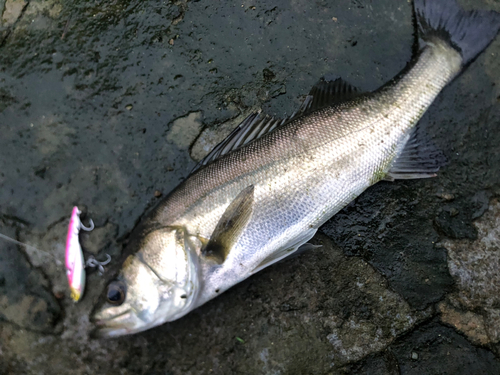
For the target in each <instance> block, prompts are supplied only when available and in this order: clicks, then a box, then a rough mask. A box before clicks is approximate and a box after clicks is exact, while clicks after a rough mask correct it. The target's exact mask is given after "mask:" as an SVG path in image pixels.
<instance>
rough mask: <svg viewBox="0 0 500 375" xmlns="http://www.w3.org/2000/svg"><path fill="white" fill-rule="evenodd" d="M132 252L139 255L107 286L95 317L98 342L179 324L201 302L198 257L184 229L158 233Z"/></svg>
mask: <svg viewBox="0 0 500 375" xmlns="http://www.w3.org/2000/svg"><path fill="white" fill-rule="evenodd" d="M132 246H137V248H138V249H137V252H136V253H135V254H134V255H130V256H129V257H128V258H127V259H126V260H125V262H124V263H123V265H122V268H121V271H120V274H119V275H118V277H117V279H116V280H113V281H111V282H110V283H109V284H108V286H107V289H106V291H105V294H106V302H105V303H104V305H103V306H102V307H101V308H100V309H98V310H97V311H96V313H95V315H94V319H93V320H94V321H95V323H96V326H97V332H96V334H97V335H98V336H118V335H124V334H131V333H135V332H140V331H143V330H146V329H148V328H151V327H153V326H156V325H159V324H162V323H164V322H167V321H172V320H175V319H178V318H180V317H181V316H183V315H184V314H186V313H187V312H188V311H190V309H191V306H192V304H193V303H194V302H195V300H196V294H195V292H196V291H197V290H199V287H198V282H199V281H198V269H197V267H198V264H197V256H196V252H195V250H194V247H193V244H192V243H191V242H190V241H189V239H188V236H187V235H185V231H184V230H183V229H182V228H171V227H165V228H160V229H157V230H154V231H153V232H151V233H149V234H146V235H145V236H144V238H142V239H140V240H139V241H137V242H134V244H133V245H132ZM134 250H135V249H134Z"/></svg>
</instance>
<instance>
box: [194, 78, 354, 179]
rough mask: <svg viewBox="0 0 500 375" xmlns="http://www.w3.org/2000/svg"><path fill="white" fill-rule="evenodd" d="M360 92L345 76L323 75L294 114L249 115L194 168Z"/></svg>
mask: <svg viewBox="0 0 500 375" xmlns="http://www.w3.org/2000/svg"><path fill="white" fill-rule="evenodd" d="M359 95H360V92H359V91H358V90H357V89H356V88H354V87H353V86H351V85H350V84H349V83H347V82H346V81H344V80H342V79H341V78H337V79H336V80H334V81H327V80H325V78H321V79H320V80H319V81H318V82H317V83H316V84H315V85H314V86H313V87H312V89H311V91H310V92H309V95H307V97H306V98H305V99H304V101H303V103H302V104H301V106H300V107H299V109H298V110H297V111H296V112H294V113H293V114H292V115H291V116H290V117H287V118H284V119H281V118H277V117H272V116H269V115H265V114H262V113H258V112H254V113H252V114H250V115H249V116H248V117H247V118H245V119H244V120H243V121H242V122H241V124H239V125H238V126H237V127H236V128H235V129H234V130H233V131H232V132H231V133H230V134H229V135H228V136H227V137H226V139H224V140H223V141H222V142H221V143H219V144H218V145H217V146H215V147H214V149H213V150H212V151H211V152H210V153H209V154H208V155H207V156H205V158H203V159H202V160H201V161H200V162H199V163H198V164H197V165H196V166H195V167H194V168H193V170H192V171H191V173H193V172H195V171H196V170H198V169H199V168H201V167H202V166H204V165H207V164H208V163H210V162H212V161H213V160H215V159H218V158H219V157H221V156H223V155H225V154H227V153H229V152H230V151H233V150H236V149H237V148H239V147H241V146H243V145H246V144H247V143H249V142H251V141H253V140H255V139H257V138H260V137H262V136H263V135H264V134H267V133H270V132H272V131H273V130H274V129H276V128H277V127H279V126H282V125H283V124H285V123H288V122H289V121H291V120H293V119H295V118H296V117H299V116H302V115H305V114H307V113H310V112H312V111H315V110H317V109H320V108H324V107H326V106H328V105H334V104H339V103H342V102H345V101H348V100H351V99H353V98H354V97H356V96H359Z"/></svg>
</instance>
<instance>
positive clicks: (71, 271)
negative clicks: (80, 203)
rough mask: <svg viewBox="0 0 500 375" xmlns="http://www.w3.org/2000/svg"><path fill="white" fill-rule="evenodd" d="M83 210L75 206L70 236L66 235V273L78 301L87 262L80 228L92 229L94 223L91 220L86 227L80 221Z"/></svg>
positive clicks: (73, 295) (69, 229)
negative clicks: (85, 261) (81, 241)
mask: <svg viewBox="0 0 500 375" xmlns="http://www.w3.org/2000/svg"><path fill="white" fill-rule="evenodd" d="M80 214H81V211H80V210H79V209H78V207H76V206H75V207H73V212H72V213H71V219H70V221H69V227H68V236H67V237H66V275H67V276H68V283H69V288H70V290H71V298H72V299H73V301H75V302H78V301H79V300H80V298H81V297H82V295H83V291H84V289H85V263H84V261H83V252H82V247H81V246H80V241H79V238H78V235H79V233H80V230H81V229H83V230H86V231H91V230H92V229H94V223H93V222H92V220H90V227H89V228H87V227H85V226H84V225H83V224H82V222H81V221H80Z"/></svg>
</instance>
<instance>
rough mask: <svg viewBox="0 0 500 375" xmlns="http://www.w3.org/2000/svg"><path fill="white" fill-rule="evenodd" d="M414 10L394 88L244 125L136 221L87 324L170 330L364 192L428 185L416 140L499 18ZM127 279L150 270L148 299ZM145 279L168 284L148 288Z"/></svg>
mask: <svg viewBox="0 0 500 375" xmlns="http://www.w3.org/2000/svg"><path fill="white" fill-rule="evenodd" d="M414 6H415V11H416V14H417V20H418V26H419V31H420V37H421V38H422V40H423V43H422V45H423V47H422V49H421V50H420V51H419V53H418V54H417V56H415V58H414V59H413V60H412V62H411V63H410V64H409V66H408V67H407V68H406V69H405V70H403V72H402V73H400V74H399V75H398V76H397V77H396V78H395V79H393V80H392V81H391V82H389V83H388V84H386V85H384V86H383V87H381V88H380V89H379V90H377V91H375V92H373V93H367V94H360V93H357V90H355V89H353V88H352V87H350V86H349V85H347V84H346V83H345V82H343V81H338V82H337V81H335V82H331V83H327V82H325V81H320V82H319V83H318V84H317V85H316V86H315V87H314V88H313V89H312V90H311V93H313V95H312V96H310V97H308V99H306V101H305V102H304V104H303V105H302V107H301V109H300V110H299V112H298V114H297V115H296V116H294V117H292V118H290V119H287V120H285V121H283V122H278V121H277V119H274V118H269V117H265V116H264V117H262V116H260V115H257V114H252V115H250V116H249V117H248V118H247V119H246V120H245V121H244V122H243V123H242V124H241V125H240V127H239V128H238V129H236V130H235V131H233V133H231V134H230V135H229V137H228V139H227V140H225V141H223V143H222V144H221V145H219V146H217V147H216V148H215V149H214V151H213V152H212V153H211V154H209V155H208V156H207V159H206V160H205V161H202V162H201V164H200V166H199V167H198V169H196V170H195V171H194V172H193V173H192V174H191V175H190V176H189V177H188V178H187V179H186V180H185V181H184V182H183V183H182V184H181V185H179V186H178V187H177V188H176V189H175V190H174V191H173V192H172V193H171V194H170V195H169V196H168V197H166V198H165V199H164V200H163V201H162V202H161V203H160V204H159V205H158V206H157V207H156V208H155V209H154V210H153V211H152V212H151V213H150V215H149V216H148V217H147V218H146V219H145V220H143V222H142V223H141V224H140V225H139V227H138V228H137V229H136V230H135V233H134V235H133V238H134V239H133V241H131V244H130V245H129V250H132V251H131V253H132V255H130V256H129V258H127V259H128V260H127V261H126V262H125V263H124V266H123V267H122V269H121V271H120V274H119V275H118V280H116V281H112V282H111V283H110V284H109V286H108V296H109V295H110V293H111V297H112V298H110V297H108V298H107V299H108V301H107V303H104V306H103V307H102V308H101V309H100V310H99V311H98V312H97V313H96V315H95V319H96V320H97V325H98V329H99V332H100V334H102V335H107V336H117V335H122V334H127V333H133V332H138V331H141V330H144V329H147V328H150V327H153V326H155V325H158V324H161V323H163V322H165V321H171V320H175V319H178V318H179V317H181V316H183V315H185V314H187V313H188V312H189V311H191V310H192V309H194V308H196V307H197V306H200V305H202V304H203V303H205V302H207V301H208V300H210V299H212V298H214V297H215V296H217V295H218V294H220V293H222V292H223V291H225V290H227V289H228V288H230V287H232V286H234V285H235V284H237V283H239V282H240V281H242V280H244V279H246V278H247V277H249V276H250V275H252V274H254V273H255V272H258V271H259V270H261V269H263V268H265V267H267V266H269V265H271V264H273V263H275V262H277V261H279V260H281V259H283V258H285V257H287V256H289V255H290V254H293V253H294V252H296V251H297V250H298V249H299V248H304V247H306V248H307V245H306V243H307V241H309V239H310V238H311V237H312V236H314V234H315V233H316V231H317V229H318V228H319V227H320V226H321V225H322V224H323V223H324V222H325V221H327V220H328V219H329V218H331V217H332V216H333V215H334V214H336V213H337V212H338V211H339V210H340V209H342V208H343V207H345V206H346V205H347V204H348V203H350V202H351V201H352V200H353V199H355V198H356V197H358V196H359V195H360V194H361V193H362V192H363V191H364V190H366V189H367V188H368V187H369V186H371V185H373V184H375V183H377V182H378V181H380V180H382V179H384V178H388V179H398V178H401V179H404V178H423V177H431V176H434V175H435V174H434V173H435V172H436V171H437V169H439V163H438V162H437V160H436V161H435V162H434V163H433V160H432V158H433V157H436V155H437V154H436V153H435V152H431V150H432V148H431V146H430V145H428V144H426V143H425V142H423V141H420V140H418V139H417V135H418V132H416V131H414V129H415V127H416V125H417V123H418V121H419V119H420V118H421V116H422V115H423V114H424V112H425V111H426V110H427V108H428V107H429V106H430V105H431V104H432V102H433V101H434V99H435V98H436V96H437V95H438V94H439V92H440V91H441V90H442V89H443V88H444V87H445V86H446V85H447V84H448V83H449V82H450V81H451V80H453V78H454V77H456V76H457V74H458V73H459V72H460V71H461V70H462V69H463V68H464V67H465V66H467V65H468V64H469V63H470V62H471V60H472V59H473V58H475V56H477V55H478V54H479V53H480V52H481V51H482V50H483V49H484V48H486V47H487V46H488V44H489V43H490V42H491V40H492V39H493V38H494V37H495V36H496V34H497V33H498V30H499V28H500V15H499V14H498V13H494V12H483V11H481V12H465V11H463V10H462V9H460V8H459V6H458V5H457V3H456V2H455V1H454V0H433V1H432V2H431V1H428V0H415V2H414ZM315 95H317V96H316V99H315ZM328 102H329V103H330V105H326V106H325V103H328ZM277 123H280V125H279V126H277V127H276V128H274V129H273V130H271V131H267V133H266V132H265V131H264V129H268V128H271V126H270V124H277ZM261 127H262V128H261ZM259 133H262V134H263V135H261V136H259V137H258V138H255V139H252V134H259ZM412 137H413V138H412ZM410 139H412V141H411V142H408V141H409V140H410ZM245 142H248V143H245ZM407 143H408V144H409V146H410V147H408V148H405V145H406V144H407ZM240 144H243V146H239V147H235V148H232V147H231V145H240ZM137 269H147V270H150V271H151V270H152V271H153V272H150V271H148V272H142V273H141V274H142V275H149V276H147V278H148V280H145V281H144V284H147V285H156V290H155V289H154V288H153V289H152V287H148V291H147V292H146V291H144V292H141V290H142V289H143V287H141V285H140V283H139V282H138V280H137V277H136V276H135V275H137V274H138V272H137ZM176 269H178V270H179V271H180V272H175V271H176ZM151 274H155V275H172V276H170V277H168V280H164V277H157V278H156V279H154V280H153V281H151V280H149V278H150V277H151V276H150V275H151ZM116 290H120V291H121V293H122V295H123V298H122V299H120V300H117V298H115V297H116V296H117V294H116V293H114V291H116ZM110 291H111V292H110ZM113 304H115V305H116V306H111V305H113Z"/></svg>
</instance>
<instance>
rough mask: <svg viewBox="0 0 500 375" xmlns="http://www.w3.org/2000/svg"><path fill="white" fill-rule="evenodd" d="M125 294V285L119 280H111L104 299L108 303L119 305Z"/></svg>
mask: <svg viewBox="0 0 500 375" xmlns="http://www.w3.org/2000/svg"><path fill="white" fill-rule="evenodd" d="M125 294H126V290H125V285H124V284H123V283H122V282H120V281H113V282H112V283H110V284H109V285H108V292H107V293H106V299H107V301H108V302H109V303H110V304H112V305H115V306H119V305H121V304H122V303H123V301H125Z"/></svg>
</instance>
